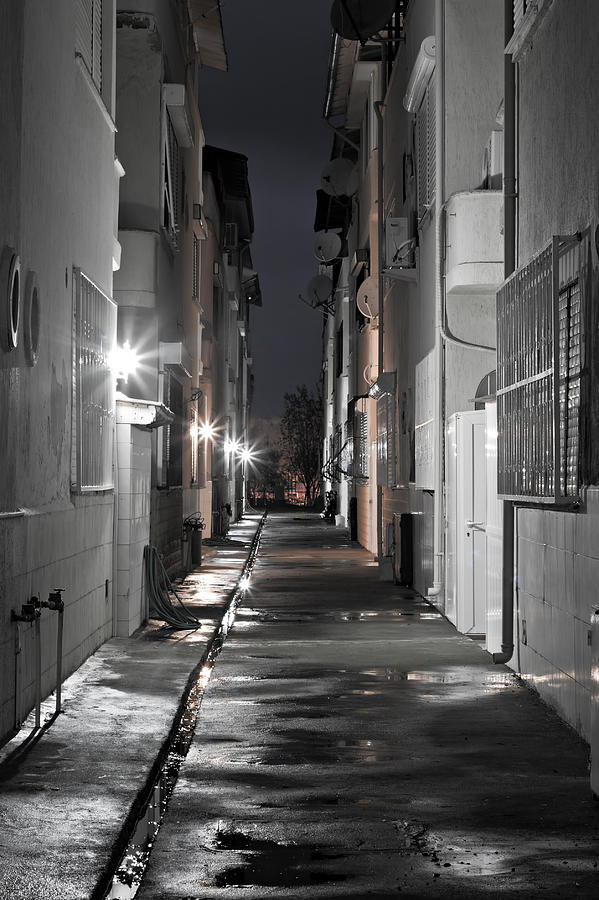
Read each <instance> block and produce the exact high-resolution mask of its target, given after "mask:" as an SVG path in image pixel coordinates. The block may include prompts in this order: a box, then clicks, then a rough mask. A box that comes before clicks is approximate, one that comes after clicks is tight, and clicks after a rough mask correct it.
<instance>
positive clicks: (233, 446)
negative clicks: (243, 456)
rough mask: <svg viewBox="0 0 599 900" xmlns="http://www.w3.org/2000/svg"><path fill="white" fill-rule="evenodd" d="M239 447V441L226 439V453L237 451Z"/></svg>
mask: <svg viewBox="0 0 599 900" xmlns="http://www.w3.org/2000/svg"><path fill="white" fill-rule="evenodd" d="M238 447H239V443H238V441H232V440H226V441H225V453H237V449H238Z"/></svg>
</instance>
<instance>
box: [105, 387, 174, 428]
mask: <svg viewBox="0 0 599 900" xmlns="http://www.w3.org/2000/svg"><path fill="white" fill-rule="evenodd" d="M174 418H175V415H174V413H172V412H171V410H170V409H169V408H168V407H167V406H165V405H164V404H163V403H158V402H157V401H155V400H136V399H134V398H133V397H126V396H125V394H120V393H117V395H116V421H117V425H137V426H139V427H140V428H160V426H161V425H168V424H169V423H170V422H172V421H173V419H174Z"/></svg>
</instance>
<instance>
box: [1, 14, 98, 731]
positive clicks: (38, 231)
mask: <svg viewBox="0 0 599 900" xmlns="http://www.w3.org/2000/svg"><path fill="white" fill-rule="evenodd" d="M16 7H19V8H20V9H19V10H18V13H19V15H17V17H16V19H14V18H13V20H12V21H8V22H6V23H5V22H2V26H4V24H6V25H7V27H8V26H11V28H12V30H10V29H9V30H7V31H4V28H3V27H0V31H1V32H2V34H3V35H4V34H6V35H7V38H8V40H9V45H8V46H4V44H5V41H4V39H3V40H2V50H3V52H2V54H1V55H2V58H3V63H4V62H6V63H7V65H8V68H9V69H10V71H11V74H10V76H9V77H7V78H4V77H2V79H0V107H1V111H2V116H1V118H2V121H3V122H5V121H6V122H7V123H8V127H7V133H8V138H9V139H8V141H7V142H6V145H5V149H3V150H2V151H1V152H2V163H3V172H4V177H3V179H2V181H3V184H4V185H5V187H3V188H0V212H1V213H2V214H1V215H0V245H1V246H2V248H3V247H4V246H6V245H7V244H8V245H11V246H13V247H15V249H16V250H17V252H18V253H19V254H20V257H21V265H22V271H23V276H24V277H25V276H26V274H27V272H28V271H32V272H35V273H36V275H37V279H38V283H39V296H40V340H39V359H38V362H37V365H35V366H30V365H28V364H27V361H26V358H25V355H24V350H23V334H22V332H21V335H20V342H19V347H18V348H17V349H16V350H14V351H13V352H12V353H11V354H5V353H4V352H3V351H1V352H0V385H1V387H0V391H1V402H2V420H3V427H4V429H5V431H4V432H3V444H2V454H3V464H2V465H1V466H0V497H1V498H2V502H1V509H0V513H1V512H12V511H15V510H18V509H21V510H24V511H25V512H24V514H23V515H22V516H20V517H17V518H5V519H2V520H1V521H0V555H1V558H2V562H3V565H2V566H1V574H0V598H1V599H0V625H1V628H0V633H1V634H2V639H1V642H0V659H1V675H0V685H1V688H0V690H1V696H0V703H1V707H2V718H1V723H0V740H2V738H3V737H4V736H5V735H6V734H7V732H8V731H9V730H10V728H11V727H12V725H13V715H12V712H13V708H14V645H15V639H14V625H13V624H12V623H11V622H10V614H11V610H13V609H14V610H17V611H19V610H20V607H21V604H22V603H23V602H25V601H26V600H27V599H28V597H29V596H30V595H31V594H37V593H38V592H39V594H40V595H41V597H42V599H45V598H46V597H47V594H48V592H49V590H51V589H52V588H56V587H62V588H65V595H64V599H65V604H66V609H65V619H64V623H65V631H64V663H63V674H64V675H65V676H66V675H68V674H69V672H70V671H72V670H73V669H74V668H76V667H77V666H78V665H79V664H80V663H81V662H82V661H83V660H84V659H85V658H86V656H88V655H89V654H90V653H91V652H93V650H94V649H95V648H96V647H98V646H99V644H101V643H102V642H103V641H104V640H105V639H106V638H107V637H108V636H109V635H110V634H111V631H112V622H111V616H112V552H111V541H112V518H113V497H112V494H111V493H107V494H99V495H89V496H77V495H74V494H73V495H72V494H71V490H70V468H71V385H72V374H71V373H72V314H73V274H72V273H73V267H74V266H77V267H80V268H81V269H82V270H83V272H84V273H85V274H86V275H87V276H89V277H90V278H91V279H92V280H93V281H94V282H95V283H96V284H97V285H98V286H99V287H100V288H101V289H102V290H103V291H104V292H105V293H107V294H108V295H109V296H110V294H111V290H112V252H113V219H114V199H115V195H114V191H115V173H114V131H113V127H112V126H111V123H110V113H111V112H112V110H111V109H110V108H107V105H108V107H110V97H108V99H107V100H106V103H104V102H103V101H102V99H101V98H100V96H99V95H98V93H97V91H96V89H95V88H94V87H93V86H92V85H91V83H90V80H89V78H87V77H86V76H85V73H84V71H83V68H82V64H81V63H79V62H77V60H76V58H75V31H74V20H73V15H72V5H71V3H70V2H68V0H57V2H55V3H52V4H51V5H50V4H47V3H43V2H41V0H36V2H29V3H27V4H20V3H19V4H14V3H12V4H10V5H9V7H8V10H7V9H6V7H5V6H4V5H3V10H2V16H3V17H5V16H8V17H9V19H10V13H11V11H12V13H13V15H14V14H15V13H16V11H17V10H16ZM107 12H108V13H109V14H110V4H107ZM19 20H20V22H22V34H23V44H22V46H21V45H20V43H19V37H20V34H21V30H20V24H19ZM14 26H16V27H14ZM13 35H14V36H15V38H16V40H15V42H14V44H13ZM106 49H107V53H108V56H107V60H106V65H107V73H108V74H110V72H111V69H112V64H111V57H110V52H111V42H110V41H109V40H107V42H106ZM5 53H6V55H5ZM3 71H4V67H3ZM19 88H21V89H22V93H21V96H19ZM109 93H110V92H109ZM2 143H3V145H4V144H5V142H4V135H3V141H2ZM17 160H18V163H17ZM6 186H8V188H7V187H6ZM17 210H18V211H19V213H20V215H19V214H17ZM55 627H56V622H55V619H54V618H53V614H52V613H50V612H48V611H44V613H43V615H42V623H41V631H42V644H43V646H42V670H43V672H42V690H43V692H45V693H47V692H48V691H50V690H51V689H52V688H53V687H54V663H55V659H54V642H55ZM27 629H28V626H25V627H24V631H27ZM32 652H33V648H32V642H31V641H30V640H29V637H28V636H25V637H24V646H23V653H22V660H23V674H24V697H23V709H24V711H26V710H27V708H28V707H29V706H30V705H31V702H32V697H33V684H32V677H33V657H32Z"/></svg>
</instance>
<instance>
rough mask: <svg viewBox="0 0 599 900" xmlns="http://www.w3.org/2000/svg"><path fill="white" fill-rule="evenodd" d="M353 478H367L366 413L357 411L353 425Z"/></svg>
mask: <svg viewBox="0 0 599 900" xmlns="http://www.w3.org/2000/svg"><path fill="white" fill-rule="evenodd" d="M354 477H355V478H368V412H367V411H366V410H359V409H357V410H356V413H355V424H354Z"/></svg>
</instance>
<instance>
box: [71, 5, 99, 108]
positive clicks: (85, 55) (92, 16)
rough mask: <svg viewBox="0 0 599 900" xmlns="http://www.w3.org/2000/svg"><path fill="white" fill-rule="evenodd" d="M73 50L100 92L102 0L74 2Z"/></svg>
mask: <svg viewBox="0 0 599 900" xmlns="http://www.w3.org/2000/svg"><path fill="white" fill-rule="evenodd" d="M75 49H76V52H77V53H78V54H79V55H80V57H81V59H82V60H83V62H84V64H85V66H86V68H87V70H88V72H89V73H90V75H91V77H92V79H93V81H94V84H95V85H96V87H97V88H98V90H99V91H101V90H102V0H75Z"/></svg>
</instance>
